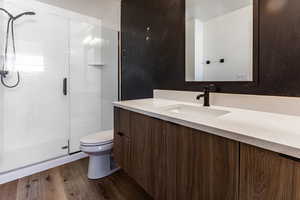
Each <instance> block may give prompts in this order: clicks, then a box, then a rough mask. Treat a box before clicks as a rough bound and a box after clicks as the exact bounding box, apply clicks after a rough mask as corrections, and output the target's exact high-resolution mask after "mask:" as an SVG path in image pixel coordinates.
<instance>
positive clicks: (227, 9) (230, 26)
mask: <svg viewBox="0 0 300 200" xmlns="http://www.w3.org/2000/svg"><path fill="white" fill-rule="evenodd" d="M252 52H253V2H252V0H186V65H185V76H186V77H185V78H186V81H211V82H217V81H253V61H252Z"/></svg>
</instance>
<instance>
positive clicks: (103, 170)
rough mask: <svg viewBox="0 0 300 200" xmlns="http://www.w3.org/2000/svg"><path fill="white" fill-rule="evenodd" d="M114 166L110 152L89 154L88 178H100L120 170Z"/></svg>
mask: <svg viewBox="0 0 300 200" xmlns="http://www.w3.org/2000/svg"><path fill="white" fill-rule="evenodd" d="M118 170H119V168H117V167H115V166H114V163H113V161H112V159H111V155H110V154H99V155H95V154H94V155H90V156H89V167H88V178H89V179H99V178H104V177H106V176H109V175H111V174H112V173H114V172H116V171H118Z"/></svg>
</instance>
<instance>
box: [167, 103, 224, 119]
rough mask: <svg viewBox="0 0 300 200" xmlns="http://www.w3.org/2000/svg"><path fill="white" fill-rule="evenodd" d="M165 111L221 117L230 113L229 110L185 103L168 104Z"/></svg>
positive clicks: (196, 115)
mask: <svg viewBox="0 0 300 200" xmlns="http://www.w3.org/2000/svg"><path fill="white" fill-rule="evenodd" d="M164 111H166V112H170V113H176V114H182V115H189V116H195V117H200V116H203V117H220V116H223V115H226V114H228V113H230V112H229V111H225V110H217V109H213V108H210V107H200V106H199V107H198V106H190V105H183V104H179V105H174V106H168V107H167V108H164Z"/></svg>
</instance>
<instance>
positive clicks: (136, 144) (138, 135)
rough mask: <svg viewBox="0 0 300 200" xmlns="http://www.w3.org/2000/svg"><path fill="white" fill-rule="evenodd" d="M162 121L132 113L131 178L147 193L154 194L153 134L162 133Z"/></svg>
mask: <svg viewBox="0 0 300 200" xmlns="http://www.w3.org/2000/svg"><path fill="white" fill-rule="evenodd" d="M162 123H163V122H162V121H161V120H157V119H154V118H151V117H148V116H145V115H141V114H138V113H133V112H132V113H131V118H130V126H131V142H132V149H131V150H132V151H131V162H132V166H133V167H132V172H131V174H130V175H131V176H132V178H134V179H135V181H136V182H137V183H139V184H140V185H141V186H142V187H143V188H144V189H145V191H146V192H148V193H149V194H151V195H152V194H153V186H154V183H153V181H154V178H153V169H154V168H155V159H157V158H155V157H154V156H153V151H154V149H155V148H156V146H155V145H154V144H153V134H154V133H155V132H157V133H160V132H162Z"/></svg>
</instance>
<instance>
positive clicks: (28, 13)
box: [14, 12, 35, 20]
mask: <svg viewBox="0 0 300 200" xmlns="http://www.w3.org/2000/svg"><path fill="white" fill-rule="evenodd" d="M24 15H35V12H24V13H21V14H19V15H17V16H15V17H14V20H16V19H18V18H20V17H22V16H24Z"/></svg>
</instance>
